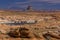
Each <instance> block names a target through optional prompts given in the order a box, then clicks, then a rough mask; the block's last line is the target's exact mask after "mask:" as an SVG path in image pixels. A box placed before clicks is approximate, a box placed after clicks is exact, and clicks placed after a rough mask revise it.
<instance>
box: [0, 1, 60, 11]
mask: <svg viewBox="0 0 60 40" xmlns="http://www.w3.org/2000/svg"><path fill="white" fill-rule="evenodd" d="M29 5H30V6H32V9H34V10H60V0H0V9H12V10H24V9H26V8H27V6H29Z"/></svg>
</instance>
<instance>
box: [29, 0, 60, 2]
mask: <svg viewBox="0 0 60 40" xmlns="http://www.w3.org/2000/svg"><path fill="white" fill-rule="evenodd" d="M30 1H31V2H47V3H60V0H30Z"/></svg>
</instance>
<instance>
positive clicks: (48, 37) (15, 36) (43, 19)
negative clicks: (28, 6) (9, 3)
mask: <svg viewBox="0 0 60 40" xmlns="http://www.w3.org/2000/svg"><path fill="white" fill-rule="evenodd" d="M0 40H60V11H51V12H49V11H0Z"/></svg>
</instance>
